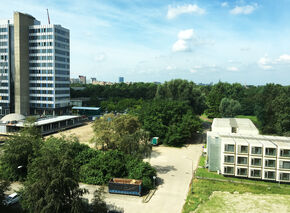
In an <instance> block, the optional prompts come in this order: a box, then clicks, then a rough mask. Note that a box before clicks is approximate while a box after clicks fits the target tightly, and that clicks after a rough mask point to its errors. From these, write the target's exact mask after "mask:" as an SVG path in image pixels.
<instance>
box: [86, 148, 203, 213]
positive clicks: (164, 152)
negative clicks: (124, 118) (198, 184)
mask: <svg viewBox="0 0 290 213" xmlns="http://www.w3.org/2000/svg"><path fill="white" fill-rule="evenodd" d="M201 153H202V145H189V146H187V147H183V148H171V147H162V146H160V147H154V149H153V153H152V156H151V159H149V160H148V161H149V162H150V163H151V165H152V166H154V167H155V168H156V169H157V173H158V178H159V183H160V185H159V186H158V189H157V191H156V192H155V194H154V195H153V197H152V198H151V200H150V201H149V202H148V203H143V202H142V198H140V197H135V196H127V195H115V194H105V201H106V202H107V203H109V204H112V205H114V206H117V207H119V208H120V209H123V210H124V212H125V213H136V212H138V213H143V212H144V213H148V212H150V213H171V212H172V213H180V212H181V210H182V207H183V204H184V202H185V199H186V196H187V193H188V190H189V184H190V180H191V178H192V171H193V170H195V169H196V167H197V164H198V159H199V157H200V155H201ZM192 166H193V169H192ZM82 187H85V188H88V189H89V191H90V192H93V191H94V188H95V186H88V185H82ZM86 197H87V198H88V199H89V200H90V199H91V198H92V193H90V194H89V195H86Z"/></svg>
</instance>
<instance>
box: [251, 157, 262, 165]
mask: <svg viewBox="0 0 290 213" xmlns="http://www.w3.org/2000/svg"><path fill="white" fill-rule="evenodd" d="M251 165H252V166H261V165H262V159H261V158H252V160H251Z"/></svg>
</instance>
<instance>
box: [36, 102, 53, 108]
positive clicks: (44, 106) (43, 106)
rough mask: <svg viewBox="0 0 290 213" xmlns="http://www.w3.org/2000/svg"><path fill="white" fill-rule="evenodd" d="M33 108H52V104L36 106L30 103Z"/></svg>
mask: <svg viewBox="0 0 290 213" xmlns="http://www.w3.org/2000/svg"><path fill="white" fill-rule="evenodd" d="M30 107H31V108H52V107H53V105H52V104H35V103H30Z"/></svg>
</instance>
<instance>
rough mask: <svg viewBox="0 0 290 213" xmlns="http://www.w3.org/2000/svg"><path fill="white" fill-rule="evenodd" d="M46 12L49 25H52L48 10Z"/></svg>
mask: <svg viewBox="0 0 290 213" xmlns="http://www.w3.org/2000/svg"><path fill="white" fill-rule="evenodd" d="M46 12H47V19H48V24H50V18H49V13H48V9H46Z"/></svg>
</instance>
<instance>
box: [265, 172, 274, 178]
mask: <svg viewBox="0 0 290 213" xmlns="http://www.w3.org/2000/svg"><path fill="white" fill-rule="evenodd" d="M265 178H267V179H275V172H273V171H266V172H265Z"/></svg>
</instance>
